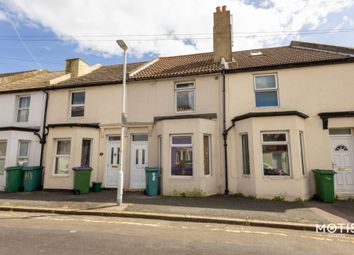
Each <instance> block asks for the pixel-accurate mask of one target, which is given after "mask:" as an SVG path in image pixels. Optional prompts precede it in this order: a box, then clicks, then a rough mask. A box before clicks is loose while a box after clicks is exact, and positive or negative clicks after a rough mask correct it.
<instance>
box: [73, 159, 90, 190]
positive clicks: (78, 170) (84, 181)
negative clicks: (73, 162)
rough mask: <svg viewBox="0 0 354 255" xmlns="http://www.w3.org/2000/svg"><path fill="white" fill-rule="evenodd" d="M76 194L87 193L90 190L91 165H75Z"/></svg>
mask: <svg viewBox="0 0 354 255" xmlns="http://www.w3.org/2000/svg"><path fill="white" fill-rule="evenodd" d="M73 170H74V190H73V191H74V194H75V195H80V194H86V193H89V191H90V178H91V171H92V168H91V167H86V166H85V167H84V166H80V167H74V168H73Z"/></svg>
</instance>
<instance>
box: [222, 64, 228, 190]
mask: <svg viewBox="0 0 354 255" xmlns="http://www.w3.org/2000/svg"><path fill="white" fill-rule="evenodd" d="M221 74H222V101H223V123H222V126H223V133H222V135H223V138H224V164H225V192H224V193H225V195H228V194H229V170H228V159H227V135H228V131H229V129H226V86H225V66H224V65H223V67H222V69H221Z"/></svg>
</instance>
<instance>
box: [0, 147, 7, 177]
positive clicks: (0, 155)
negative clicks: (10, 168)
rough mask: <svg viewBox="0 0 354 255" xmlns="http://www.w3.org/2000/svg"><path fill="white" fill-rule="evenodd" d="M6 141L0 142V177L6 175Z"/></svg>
mask: <svg viewBox="0 0 354 255" xmlns="http://www.w3.org/2000/svg"><path fill="white" fill-rule="evenodd" d="M6 147H7V142H6V141H0V175H4V172H5V159H6Z"/></svg>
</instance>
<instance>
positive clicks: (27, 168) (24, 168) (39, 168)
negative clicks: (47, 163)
mask: <svg viewBox="0 0 354 255" xmlns="http://www.w3.org/2000/svg"><path fill="white" fill-rule="evenodd" d="M32 170H43V167H42V166H24V167H23V171H32Z"/></svg>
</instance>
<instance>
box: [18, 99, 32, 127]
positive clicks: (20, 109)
mask: <svg viewBox="0 0 354 255" xmlns="http://www.w3.org/2000/svg"><path fill="white" fill-rule="evenodd" d="M25 97H29V100H30V103H29V106H28V107H20V101H21V98H25ZM30 108H31V95H19V96H17V102H16V122H19V123H21V122H28V121H29V115H30ZM22 110H28V115H27V120H26V121H19V118H18V117H19V113H20V111H22Z"/></svg>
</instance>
